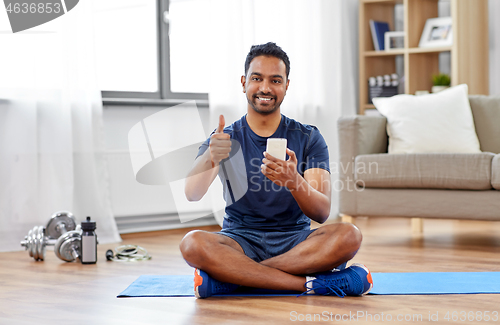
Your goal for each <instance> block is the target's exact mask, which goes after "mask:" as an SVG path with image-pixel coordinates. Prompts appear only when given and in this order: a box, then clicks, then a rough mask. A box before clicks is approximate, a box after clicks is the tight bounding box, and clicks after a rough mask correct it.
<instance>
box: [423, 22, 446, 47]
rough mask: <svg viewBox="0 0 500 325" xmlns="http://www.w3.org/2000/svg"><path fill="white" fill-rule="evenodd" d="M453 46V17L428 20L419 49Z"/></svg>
mask: <svg viewBox="0 0 500 325" xmlns="http://www.w3.org/2000/svg"><path fill="white" fill-rule="evenodd" d="M452 44H453V30H452V23H451V17H439V18H429V19H427V21H426V22H425V26H424V31H423V32H422V36H421V37H420V42H419V43H418V47H441V46H451V45H452Z"/></svg>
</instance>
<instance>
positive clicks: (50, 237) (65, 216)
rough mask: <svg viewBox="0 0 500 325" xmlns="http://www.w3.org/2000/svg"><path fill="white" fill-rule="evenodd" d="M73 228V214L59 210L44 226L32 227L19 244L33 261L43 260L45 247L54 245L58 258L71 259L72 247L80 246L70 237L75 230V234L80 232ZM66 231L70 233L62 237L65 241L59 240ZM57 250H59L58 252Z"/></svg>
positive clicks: (73, 235)
mask: <svg viewBox="0 0 500 325" xmlns="http://www.w3.org/2000/svg"><path fill="white" fill-rule="evenodd" d="M75 229H76V221H75V217H74V216H73V214H72V213H71V212H68V211H59V212H56V213H54V214H53V215H52V217H51V218H50V220H49V222H48V223H47V226H46V227H43V226H35V227H33V229H32V230H30V231H29V232H28V236H25V237H24V240H23V241H21V246H23V247H24V248H25V249H26V250H28V253H29V255H30V256H31V257H33V258H34V259H35V261H39V260H40V261H43V260H44V259H45V249H46V247H47V246H54V245H55V248H54V251H55V253H56V255H57V256H58V257H59V258H61V259H62V260H65V261H67V260H68V259H70V261H73V260H74V258H73V259H71V258H72V255H73V253H72V251H73V249H72V247H73V248H78V249H79V247H80V246H79V245H80V244H77V243H74V239H72V238H74V237H75V234H74V233H75V232H76V233H77V234H79V233H80V231H79V230H75ZM68 233H72V234H71V235H69V236H66V237H64V238H67V241H68V242H67V243H66V241H65V240H61V241H59V239H60V238H61V237H63V235H66V234H68ZM58 244H59V245H58ZM63 244H64V245H63ZM62 246H64V247H62ZM59 250H61V251H60V252H59ZM68 253H69V256H68Z"/></svg>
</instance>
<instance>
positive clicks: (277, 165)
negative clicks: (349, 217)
mask: <svg viewBox="0 0 500 325" xmlns="http://www.w3.org/2000/svg"><path fill="white" fill-rule="evenodd" d="M287 154H288V155H289V156H290V158H289V159H288V160H287V161H283V160H279V159H277V158H275V157H273V156H271V155H269V154H268V153H267V152H266V153H265V157H266V158H264V159H263V160H262V162H263V164H262V166H261V171H262V173H263V174H264V175H265V176H266V177H267V178H269V179H270V180H271V181H273V182H274V183H275V184H277V185H280V186H286V187H287V188H288V189H289V190H290V192H291V193H292V195H293V197H294V198H295V201H297V204H298V205H299V207H300V209H301V210H302V212H304V214H305V215H306V216H308V217H309V218H311V219H312V220H314V221H316V222H319V223H323V222H325V221H326V219H328V216H329V215H330V204H331V181H330V173H329V172H328V171H326V170H324V169H321V168H311V169H308V170H306V171H305V173H304V177H302V176H301V175H300V174H299V173H298V171H297V158H296V157H295V152H293V151H292V150H290V149H287Z"/></svg>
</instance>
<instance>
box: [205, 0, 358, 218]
mask: <svg viewBox="0 0 500 325" xmlns="http://www.w3.org/2000/svg"><path fill="white" fill-rule="evenodd" d="M210 21H211V26H209V27H210V28H211V30H210V34H211V37H212V38H213V39H212V44H214V46H213V48H211V49H210V51H209V53H208V55H210V58H211V60H210V62H211V64H210V68H211V71H210V81H211V89H210V92H209V101H210V111H211V116H210V123H211V125H212V127H213V128H215V127H216V126H217V121H218V116H219V114H224V116H225V117H226V124H230V123H232V122H233V121H235V120H237V119H239V118H240V117H241V116H242V115H244V114H245V113H246V107H247V102H246V98H245V96H244V94H243V92H242V87H241V84H240V77H241V76H242V75H243V74H244V62H245V58H246V54H247V53H248V51H249V50H250V46H251V45H254V44H262V43H266V42H269V41H272V42H275V43H276V44H278V45H279V46H281V47H282V48H283V50H284V51H285V52H286V53H287V54H288V56H289V58H290V86H289V88H288V91H287V95H286V97H285V100H284V101H283V104H282V105H281V111H282V113H283V114H285V115H287V116H288V117H291V118H294V119H296V120H298V121H300V122H303V123H307V124H313V125H316V126H317V127H318V128H319V130H320V131H321V133H322V134H323V136H324V137H325V140H326V142H327V143H328V146H329V151H330V164H331V167H332V182H333V185H334V189H336V188H338V187H339V184H338V183H337V178H338V174H337V173H335V170H334V169H335V164H337V161H338V141H337V119H338V118H339V117H340V116H342V115H353V114H355V113H356V107H357V102H356V101H357V97H358V96H357V76H358V70H357V62H358V55H357V53H358V51H357V43H358V0H212V5H211V12H210ZM331 212H332V213H331V215H332V216H334V215H336V214H337V213H338V195H337V191H334V192H333V195H332V211H331Z"/></svg>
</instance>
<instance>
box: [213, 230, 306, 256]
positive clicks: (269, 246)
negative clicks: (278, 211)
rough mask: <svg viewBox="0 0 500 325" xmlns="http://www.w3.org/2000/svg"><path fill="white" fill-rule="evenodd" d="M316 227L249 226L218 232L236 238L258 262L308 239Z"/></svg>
mask: <svg viewBox="0 0 500 325" xmlns="http://www.w3.org/2000/svg"><path fill="white" fill-rule="evenodd" d="M315 230H316V229H308V230H296V231H268V230H267V231H266V230H259V229H249V228H226V229H222V230H221V231H220V232H217V234H221V235H224V236H227V237H229V238H232V239H234V240H235V241H236V242H237V243H238V244H239V245H240V246H241V248H243V251H244V252H245V255H246V256H248V257H250V258H251V259H252V260H254V261H256V262H260V261H263V260H267V259H268V258H271V257H274V256H278V255H281V254H284V253H286V252H288V251H289V250H291V249H292V248H294V247H295V246H297V245H298V244H300V243H301V242H303V241H304V240H306V238H307V237H308V236H309V235H310V234H311V233H313V232H314V231H315Z"/></svg>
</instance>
